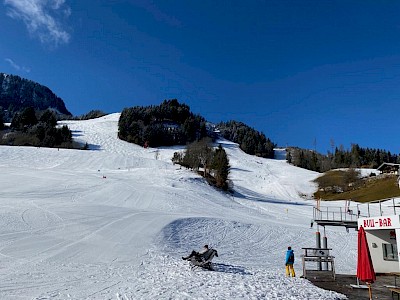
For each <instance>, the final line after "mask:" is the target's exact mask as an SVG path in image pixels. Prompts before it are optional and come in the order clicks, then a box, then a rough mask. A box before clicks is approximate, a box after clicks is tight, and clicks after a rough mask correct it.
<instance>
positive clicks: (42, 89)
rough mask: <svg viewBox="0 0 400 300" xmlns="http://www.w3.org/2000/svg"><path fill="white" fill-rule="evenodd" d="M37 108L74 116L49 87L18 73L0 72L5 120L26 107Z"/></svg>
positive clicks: (0, 100)
mask: <svg viewBox="0 0 400 300" xmlns="http://www.w3.org/2000/svg"><path fill="white" fill-rule="evenodd" d="M29 106H31V107H33V108H34V109H35V110H46V109H47V108H51V109H53V110H54V111H56V112H57V113H58V114H61V115H66V116H72V115H71V113H70V112H69V111H68V109H67V108H66V106H65V103H64V101H63V100H62V99H61V98H59V97H57V96H56V95H55V94H54V93H53V92H52V91H51V90H50V89H49V88H48V87H46V86H43V85H41V84H39V83H36V82H34V81H31V80H28V79H24V78H21V77H19V76H16V75H8V74H4V73H0V108H2V109H3V110H4V111H6V112H5V118H4V121H5V122H10V121H11V119H12V117H13V114H14V113H15V112H18V111H20V110H22V109H24V108H26V107H29Z"/></svg>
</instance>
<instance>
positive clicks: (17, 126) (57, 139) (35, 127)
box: [1, 107, 72, 148]
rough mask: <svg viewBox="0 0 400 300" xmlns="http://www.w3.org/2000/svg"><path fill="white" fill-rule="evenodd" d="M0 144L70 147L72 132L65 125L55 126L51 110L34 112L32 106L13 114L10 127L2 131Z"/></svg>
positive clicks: (54, 116) (55, 122)
mask: <svg viewBox="0 0 400 300" xmlns="http://www.w3.org/2000/svg"><path fill="white" fill-rule="evenodd" d="M1 144H6V145H14V146H22V145H23V146H37V147H63V148H71V147H72V133H71V131H70V130H69V128H68V127H67V126H66V125H64V126H62V127H61V128H57V118H56V115H55V113H54V112H53V111H52V110H49V109H48V110H45V111H44V112H35V109H34V108H33V107H27V108H25V109H24V110H23V111H22V112H19V113H17V114H15V116H14V118H13V119H12V121H11V125H10V129H8V130H4V131H3V132H2V138H1Z"/></svg>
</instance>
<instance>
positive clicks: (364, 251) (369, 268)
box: [357, 226, 376, 299]
mask: <svg viewBox="0 0 400 300" xmlns="http://www.w3.org/2000/svg"><path fill="white" fill-rule="evenodd" d="M357 278H358V279H360V280H361V281H364V282H367V283H368V289H369V293H370V299H372V295H371V286H370V284H371V283H373V282H374V281H375V280H376V276H375V271H374V266H373V265H372V260H371V255H370V253H369V248H368V243H367V238H366V236H365V230H364V228H363V227H362V226H361V227H360V229H358V258H357Z"/></svg>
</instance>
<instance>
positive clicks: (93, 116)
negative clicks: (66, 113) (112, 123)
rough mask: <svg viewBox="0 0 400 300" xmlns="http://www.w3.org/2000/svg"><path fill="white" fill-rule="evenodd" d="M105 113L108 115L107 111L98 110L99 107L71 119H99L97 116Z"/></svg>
mask: <svg viewBox="0 0 400 300" xmlns="http://www.w3.org/2000/svg"><path fill="white" fill-rule="evenodd" d="M105 115H107V114H106V113H105V112H103V111H101V110H98V109H94V110H91V111H89V112H88V113H86V114H83V115H80V116H77V117H73V118H71V119H73V120H91V119H97V118H100V117H103V116H105Z"/></svg>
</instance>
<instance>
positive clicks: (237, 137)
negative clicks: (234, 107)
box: [217, 121, 276, 158]
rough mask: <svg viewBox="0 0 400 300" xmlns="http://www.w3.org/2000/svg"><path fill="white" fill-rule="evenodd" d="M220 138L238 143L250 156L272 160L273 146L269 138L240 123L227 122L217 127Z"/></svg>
mask: <svg viewBox="0 0 400 300" xmlns="http://www.w3.org/2000/svg"><path fill="white" fill-rule="evenodd" d="M217 128H218V129H219V131H220V132H221V135H222V137H224V138H225V139H227V140H230V141H232V142H235V143H238V144H239V146H240V149H242V150H243V151H244V152H246V153H247V154H250V155H257V156H260V157H265V158H274V148H275V146H276V145H275V144H274V143H273V142H271V140H270V139H269V138H266V137H265V135H264V134H263V133H262V132H261V133H260V132H258V131H257V130H255V129H253V128H251V127H249V126H247V125H246V124H244V123H242V122H237V121H229V122H221V123H219V124H218V125H217Z"/></svg>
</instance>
